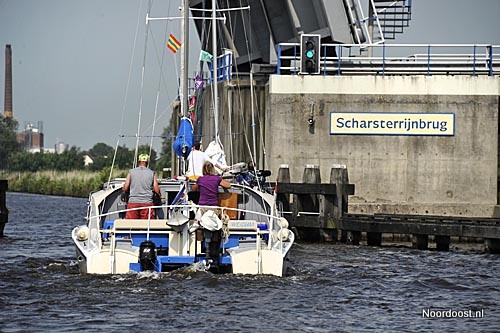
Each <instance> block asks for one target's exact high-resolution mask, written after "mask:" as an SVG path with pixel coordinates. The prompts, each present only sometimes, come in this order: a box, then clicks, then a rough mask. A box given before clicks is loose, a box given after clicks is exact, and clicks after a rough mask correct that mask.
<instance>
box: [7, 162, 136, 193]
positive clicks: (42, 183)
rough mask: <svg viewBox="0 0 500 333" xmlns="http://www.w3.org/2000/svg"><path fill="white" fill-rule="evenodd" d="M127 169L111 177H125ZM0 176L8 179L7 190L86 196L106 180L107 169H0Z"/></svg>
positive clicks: (116, 172) (114, 173) (107, 175)
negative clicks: (26, 170)
mask: <svg viewBox="0 0 500 333" xmlns="http://www.w3.org/2000/svg"><path fill="white" fill-rule="evenodd" d="M127 172H128V170H127V171H126V170H118V171H114V172H113V178H117V177H126V176H127ZM0 178H1V179H7V180H8V181H9V191H12V192H24V193H34V194H46V195H61V196H70V197H81V198H86V197H88V195H89V193H90V192H91V191H97V190H98V189H99V188H100V186H101V185H102V184H103V183H104V182H106V181H108V178H109V169H104V170H102V171H100V172H90V171H70V172H60V171H39V172H6V171H0Z"/></svg>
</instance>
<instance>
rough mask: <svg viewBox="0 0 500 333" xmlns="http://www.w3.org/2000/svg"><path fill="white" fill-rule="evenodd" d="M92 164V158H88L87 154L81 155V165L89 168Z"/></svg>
mask: <svg viewBox="0 0 500 333" xmlns="http://www.w3.org/2000/svg"><path fill="white" fill-rule="evenodd" d="M93 163H94V160H93V159H92V157H90V156H89V155H88V154H85V155H83V164H85V166H89V165H90V164H93Z"/></svg>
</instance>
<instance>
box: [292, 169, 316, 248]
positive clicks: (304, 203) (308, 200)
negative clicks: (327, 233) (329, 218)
mask: <svg viewBox="0 0 500 333" xmlns="http://www.w3.org/2000/svg"><path fill="white" fill-rule="evenodd" d="M302 183H304V184H320V183H321V174H320V170H319V165H315V164H306V165H305V168H304V173H303V175H302ZM293 203H294V204H293V206H292V207H293V214H294V216H298V215H299V214H308V213H309V212H310V213H311V214H318V213H317V212H319V200H318V196H317V195H316V194H294V195H293ZM318 227H319V225H316V226H314V225H312V226H311V228H300V229H299V238H300V239H303V240H305V241H309V242H317V241H321V240H322V237H321V232H320V231H319V229H318Z"/></svg>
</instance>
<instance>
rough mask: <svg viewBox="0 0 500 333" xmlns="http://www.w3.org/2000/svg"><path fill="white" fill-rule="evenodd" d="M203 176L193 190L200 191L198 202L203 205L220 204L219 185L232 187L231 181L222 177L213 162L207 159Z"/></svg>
mask: <svg viewBox="0 0 500 333" xmlns="http://www.w3.org/2000/svg"><path fill="white" fill-rule="evenodd" d="M202 171H203V176H202V177H200V178H198V180H197V181H196V184H194V185H193V188H192V190H193V191H198V190H199V191H200V200H199V201H198V204H199V205H201V206H218V205H219V196H218V194H219V185H220V186H222V187H223V188H231V183H229V182H227V181H225V180H224V179H222V177H221V176H219V175H217V174H216V173H215V168H214V165H213V164H212V163H210V162H209V161H206V162H205V163H204V164H203V170H202Z"/></svg>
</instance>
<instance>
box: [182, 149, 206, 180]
mask: <svg viewBox="0 0 500 333" xmlns="http://www.w3.org/2000/svg"><path fill="white" fill-rule="evenodd" d="M187 160H188V170H187V172H186V175H187V176H203V164H204V163H205V162H206V161H210V159H209V158H208V156H207V154H205V153H204V152H202V151H200V150H196V149H193V150H191V153H190V154H189V156H188V158H187Z"/></svg>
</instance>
